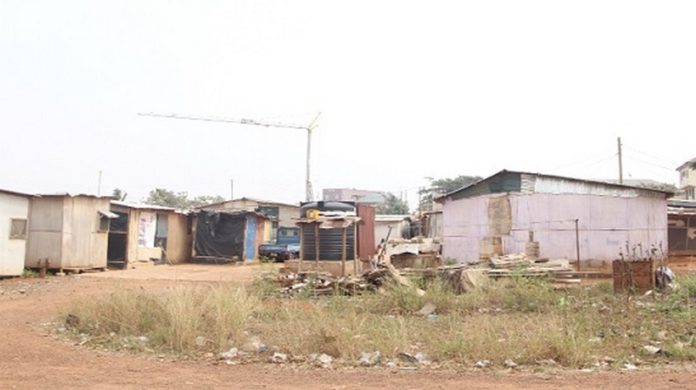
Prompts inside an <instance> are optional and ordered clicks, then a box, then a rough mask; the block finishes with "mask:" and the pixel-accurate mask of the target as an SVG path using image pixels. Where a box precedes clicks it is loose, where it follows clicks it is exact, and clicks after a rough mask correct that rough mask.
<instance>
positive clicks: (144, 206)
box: [111, 200, 176, 211]
mask: <svg viewBox="0 0 696 390" xmlns="http://www.w3.org/2000/svg"><path fill="white" fill-rule="evenodd" d="M111 204H113V205H115V206H121V207H127V208H130V209H139V210H162V211H175V210H176V209H175V208H174V207H168V206H158V205H154V204H146V203H135V202H124V201H120V200H112V201H111Z"/></svg>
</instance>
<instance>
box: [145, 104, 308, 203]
mask: <svg viewBox="0 0 696 390" xmlns="http://www.w3.org/2000/svg"><path fill="white" fill-rule="evenodd" d="M138 115H140V116H151V117H157V118H169V119H186V120H191V121H205V122H225V123H238V124H241V125H251V126H263V127H280V128H286V129H298V130H306V131H307V157H306V167H305V169H306V179H305V200H306V201H308V202H310V201H312V200H313V199H314V195H313V193H312V181H311V176H310V161H311V159H310V157H311V154H312V131H314V129H315V128H316V127H317V126H318V125H317V120H319V116H320V115H321V112H320V113H318V114H317V116H316V117H314V120H312V121H311V122H310V123H309V125H307V126H303V125H294V124H285V123H270V122H261V121H257V120H254V119H245V118H241V119H233V118H222V117H212V116H198V115H179V114H157V113H154V112H139V113H138Z"/></svg>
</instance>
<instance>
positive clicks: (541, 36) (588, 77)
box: [0, 0, 696, 204]
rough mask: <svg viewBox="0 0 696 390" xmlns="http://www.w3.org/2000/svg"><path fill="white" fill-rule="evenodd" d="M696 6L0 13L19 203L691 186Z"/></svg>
mask: <svg viewBox="0 0 696 390" xmlns="http://www.w3.org/2000/svg"><path fill="white" fill-rule="evenodd" d="M695 18H696V3H694V2H689V1H670V2H664V1H636V0H631V1H609V0H603V1H582V2H579V1H572V2H571V1H558V0H554V1H494V0H489V1H475V2H474V1H350V2H330V1H303V0H294V1H264V0H252V1H204V0H201V1H195V2H193V1H142V0H139V1H113V2H102V1H100V2H94V1H69V0H68V1H60V2H56V1H13V0H5V1H2V2H0V166H1V167H2V168H0V188H4V189H10V190H17V191H26V192H32V193H55V192H66V191H67V192H75V193H96V192H97V190H98V182H99V179H98V178H99V172H100V171H101V172H102V184H101V193H102V194H109V193H110V192H111V190H112V189H114V188H120V189H122V190H124V191H126V192H127V193H128V200H134V201H137V200H141V199H143V198H145V197H146V196H147V194H148V192H149V191H150V190H152V189H154V188H167V189H171V190H174V191H186V192H188V193H189V194H191V195H192V196H196V195H221V196H223V197H230V195H231V194H230V180H231V179H233V180H234V196H235V197H242V196H247V197H258V198H264V199H272V200H276V201H283V202H293V203H294V202H298V201H300V200H303V198H304V179H305V165H304V164H305V144H306V138H305V137H306V134H305V133H304V132H303V131H302V130H292V129H283V128H265V127H255V126H247V125H238V124H230V123H212V122H200V121H184V120H173V119H162V118H152V117H143V116H138V115H137V113H138V112H156V113H165V114H169V113H178V114H182V115H184V114H186V115H197V116H217V117H229V118H251V119H256V120H259V121H270V122H282V123H294V124H300V125H306V124H308V123H309V122H310V121H311V120H312V119H313V118H314V117H315V115H316V114H317V113H318V112H321V116H320V117H319V120H318V127H317V129H316V130H315V131H314V137H313V144H312V152H313V153H312V182H313V185H314V191H315V192H316V193H318V192H320V191H321V189H322V188H332V187H351V188H364V189H373V190H380V191H391V192H394V193H396V194H397V195H400V194H402V193H405V194H407V196H408V200H409V201H410V202H411V204H414V202H415V199H416V191H417V189H418V187H420V186H425V185H427V183H428V181H427V179H426V178H427V177H434V178H446V177H453V176H457V175H460V174H463V175H478V176H484V177H485V176H488V175H491V174H493V173H495V172H497V171H499V170H501V169H510V170H523V171H532V172H541V173H549V174H557V175H565V176H572V177H579V178H590V179H616V178H617V177H618V162H617V161H618V159H617V156H616V154H617V137H621V138H622V142H623V145H624V147H623V154H624V177H625V178H635V179H653V180H658V181H662V182H667V183H673V184H676V181H677V179H678V177H677V172H676V171H675V168H676V167H677V166H678V165H680V164H681V163H683V162H684V161H686V160H689V159H691V158H694V157H696V147H695V145H696V143H695V142H694V141H696V137H695V132H694V129H696V110H695V109H694V108H695V107H696V71H695V69H696V50H694V47H695V44H696V42H695V40H696V23H693V20H694V19H695Z"/></svg>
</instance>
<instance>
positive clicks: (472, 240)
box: [443, 193, 667, 262]
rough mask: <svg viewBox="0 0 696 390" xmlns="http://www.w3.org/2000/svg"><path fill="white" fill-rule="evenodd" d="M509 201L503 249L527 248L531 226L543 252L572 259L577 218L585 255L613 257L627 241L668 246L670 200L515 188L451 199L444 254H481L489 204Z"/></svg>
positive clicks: (465, 257) (467, 258) (464, 258)
mask: <svg viewBox="0 0 696 390" xmlns="http://www.w3.org/2000/svg"><path fill="white" fill-rule="evenodd" d="M501 196H502V197H505V196H507V197H508V198H509V200H510V211H511V217H512V218H511V219H512V224H511V231H510V234H509V235H503V236H502V241H503V250H504V253H505V254H510V253H519V252H524V246H525V242H527V240H528V236H529V234H528V231H529V230H532V231H533V232H534V239H535V241H538V242H539V246H540V252H541V257H548V258H552V259H557V258H567V259H570V260H574V259H575V257H576V255H575V223H574V220H575V219H576V218H577V219H579V227H580V256H581V260H583V261H588V260H597V261H603V262H610V261H612V260H614V259H616V258H617V257H618V254H619V251H620V250H621V248H622V247H623V246H624V245H625V243H626V241H629V242H630V243H631V244H638V243H642V244H643V247H646V248H647V247H649V246H650V245H651V244H659V243H660V242H661V243H662V244H663V247H664V248H667V201H666V200H665V199H661V198H659V197H619V196H602V195H588V194H548V193H531V194H522V193H512V194H495V195H482V196H479V197H474V198H466V199H460V200H451V199H447V200H446V201H445V204H444V210H443V240H444V246H443V256H444V257H450V258H455V259H457V260H458V261H460V262H471V261H475V260H478V259H479V254H480V249H481V240H482V239H483V238H484V237H487V236H490V231H489V215H488V204H489V199H490V198H492V197H501Z"/></svg>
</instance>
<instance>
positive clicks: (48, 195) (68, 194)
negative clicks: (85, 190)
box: [35, 192, 116, 199]
mask: <svg viewBox="0 0 696 390" xmlns="http://www.w3.org/2000/svg"><path fill="white" fill-rule="evenodd" d="M35 196H38V197H41V198H51V197H61V198H65V197H68V198H77V197H84V198H96V199H116V198H115V197H114V196H111V195H92V194H71V193H69V192H56V193H53V194H36V195H35Z"/></svg>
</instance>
